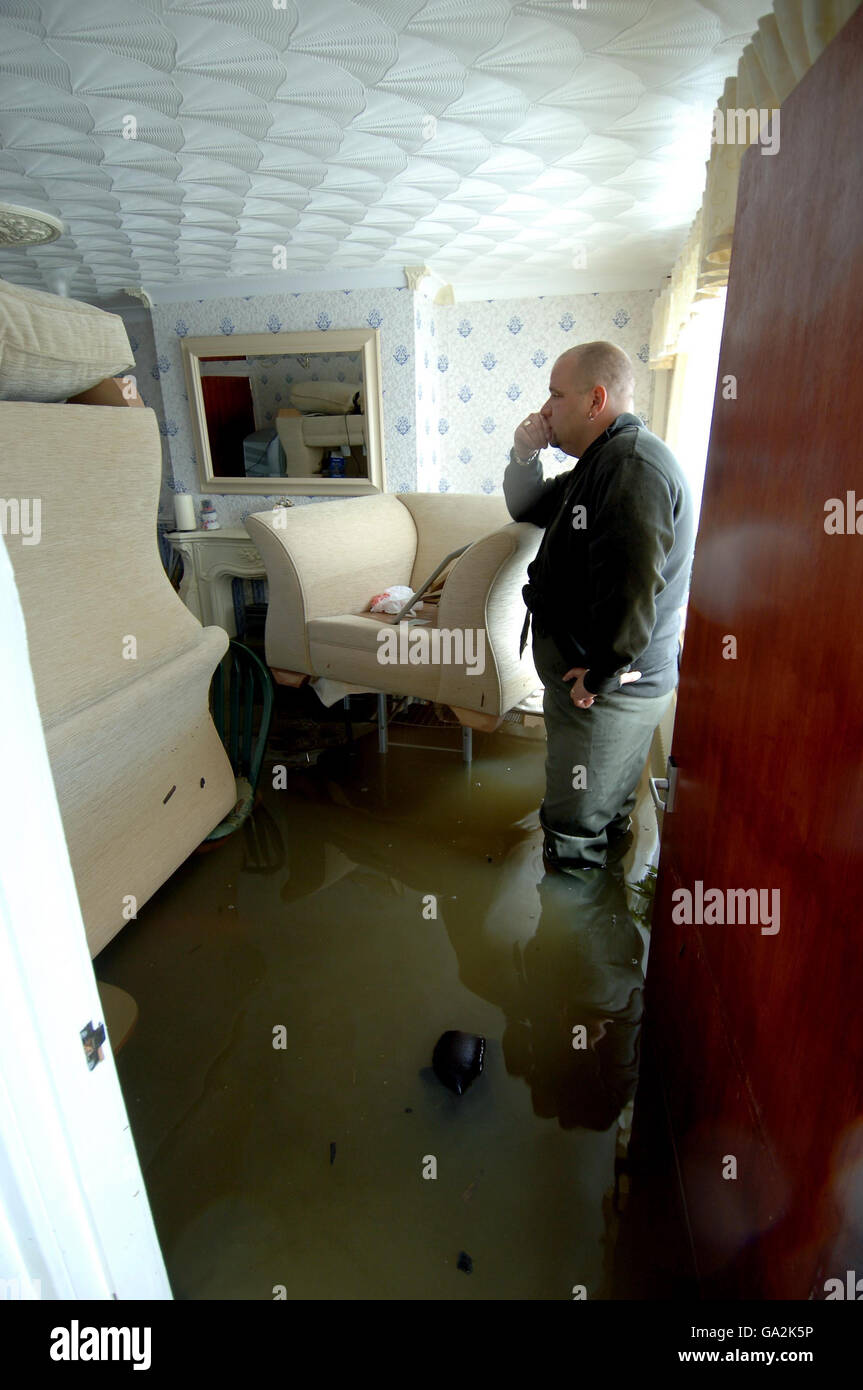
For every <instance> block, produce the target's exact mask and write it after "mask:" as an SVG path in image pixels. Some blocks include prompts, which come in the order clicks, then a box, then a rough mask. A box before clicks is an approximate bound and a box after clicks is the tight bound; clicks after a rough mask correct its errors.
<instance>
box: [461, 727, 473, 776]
mask: <svg viewBox="0 0 863 1390" xmlns="http://www.w3.org/2000/svg"><path fill="white" fill-rule="evenodd" d="M461 755H462V758H463V760H464V761H465V762H466V763H467V765H468V767H470V765H471V762H472V760H473V729H471V728H469V727H468V725H467V724H462V726H461Z"/></svg>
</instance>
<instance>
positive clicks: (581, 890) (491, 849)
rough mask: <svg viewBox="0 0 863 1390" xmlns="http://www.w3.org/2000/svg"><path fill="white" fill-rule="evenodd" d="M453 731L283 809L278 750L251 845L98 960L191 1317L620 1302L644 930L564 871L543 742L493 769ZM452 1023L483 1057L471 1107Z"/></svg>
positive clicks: (357, 766)
mask: <svg viewBox="0 0 863 1390" xmlns="http://www.w3.org/2000/svg"><path fill="white" fill-rule="evenodd" d="M434 732H435V738H434V740H433V742H434V743H436V745H437V746H429V747H423V748H417V747H404V746H402V747H400V746H398V740H399V739H400V738H401V737H403V734H404V731H400V730H399V729H398V728H394V729H393V730H392V740H393V746H392V747H391V749H390V752H389V753H388V754H386V755H384V756H382V755H380V754H379V753H378V751H377V743H376V738H375V736H374V734H366V735H365V736H363V737H359V738H358V739H357V741H356V744H355V745H354V749H353V751H352V752H347V751H344V750H338V749H336V750H334V751H331V752H328V753H327V754H326V755H324V756H323V757H322V758H321V759H320V761H319V762H318V763H317V765H316V766H313V767H307V768H302V767H289V768H288V770H287V772H286V773H285V775H284V777H283V778H282V779H281V780H282V781H284V782H286V785H285V786H284V787H283V788H280V789H278V790H276V789H274V788H273V786H272V781H273V775H272V767H273V762H274V759H273V758H272V757H269V758H268V759H267V761H266V762H265V764H264V771H263V773H262V778H261V789H262V791H263V804H262V805H261V806H259V808H258V809H257V811H256V812H255V815H254V818H253V822H252V824H251V825H247V826H246V827H245V828H244V830H243V831H241V832H238V833H237V834H236V835H234V836H233V837H232V838H229V839H228V840H226V841H222V842H221V844H220V845H219V846H218V847H217V848H215V849H214V850H213V851H212V852H209V853H203V854H197V855H194V856H192V858H191V859H190V860H188V861H187V863H186V864H185V865H184V866H183V867H182V868H181V869H180V870H179V871H178V873H176V874H175V875H174V876H173V878H172V879H171V880H169V882H168V883H167V884H165V885H164V886H163V888H162V889H161V890H160V891H159V893H158V894H157V895H156V896H155V897H154V898H153V899H151V901H150V902H149V903H148V904H147V905H146V906H145V907H144V908H143V909H142V910H141V912H140V914H139V918H138V920H137V921H136V922H133V923H130V924H129V926H128V927H127V928H126V929H124V931H123V932H122V933H121V934H120V935H119V936H118V937H117V938H116V939H115V941H114V942H112V943H111V945H110V946H109V947H108V948H107V950H106V951H104V952H103V953H102V955H101V956H100V957H99V959H98V962H97V974H98V976H99V978H100V979H104V980H108V981H110V982H112V983H114V984H117V985H119V986H121V987H123V988H124V989H127V990H128V991H129V992H130V993H131V994H133V995H134V997H135V999H136V1000H137V1003H138V1006H139V1010H140V1019H139V1022H138V1026H137V1028H136V1030H135V1032H134V1033H133V1035H132V1036H131V1038H130V1040H129V1042H128V1043H127V1044H126V1046H125V1047H124V1048H123V1050H122V1051H121V1053H120V1054H119V1057H118V1069H119V1073H120V1080H121V1084H122V1086H123V1091H124V1096H125V1099H126V1104H127V1107H128V1110H129V1115H130V1120H131V1124H132V1130H133V1133H134V1136H135V1140H136V1144H137V1147H138V1153H139V1157H140V1160H141V1165H142V1169H143V1171H144V1176H145V1179H146V1183H147V1189H148V1193H149V1198H150V1202H151V1206H152V1209H153V1215H154V1219H155V1222H156V1228H157V1232H158V1234H159V1238H160V1241H161V1244H162V1250H163V1253H164V1257H165V1262H166V1265H167V1269H168V1273H169V1277H170V1279H171V1283H172V1288H173V1291H174V1295H175V1297H177V1298H185V1299H267V1300H269V1299H273V1298H274V1297H279V1296H285V1297H287V1298H288V1299H300V1298H305V1299H419V1300H422V1299H531V1300H533V1299H543V1300H544V1299H567V1300H570V1299H572V1298H573V1296H578V1295H579V1293H580V1292H582V1291H583V1293H584V1295H586V1296H587V1297H589V1298H591V1299H593V1298H607V1297H613V1296H615V1295H614V1289H613V1278H612V1263H613V1254H614V1244H615V1233H616V1229H617V1225H618V1220H617V1216H616V1214H615V1209H614V1203H613V1201H612V1194H613V1191H614V1181H615V1177H614V1175H615V1156H616V1153H620V1152H622V1145H623V1144H624V1143H625V1139H626V1133H627V1131H626V1125H627V1123H628V1119H627V1117H628V1116H629V1115H631V1109H632V1107H631V1105H630V1104H629V1102H631V1099H632V1096H633V1094H634V1091H635V1086H636V1081H637V1071H638V1059H639V1031H640V1023H641V1009H642V985H643V976H642V967H641V962H642V957H643V946H644V940H645V939H646V938H645V934H644V933H643V931H642V930H641V929H639V927H638V926H637V925H636V923H635V922H634V920H633V918H632V916H631V915H630V913H629V911H628V910H627V900H626V895H625V892H624V885H623V877H622V875H621V874H620V873H605V872H603V871H590V872H587V873H584V874H583V875H581V876H580V877H572V878H569V877H563V876H557V875H554V876H549V875H546V874H545V873H544V872H543V868H542V863H541V836H540V834H539V831H538V828H537V825H538V823H537V818H536V811H537V808H538V805H539V802H540V799H541V796H542V788H543V781H544V777H543V758H544V751H545V746H544V743H542V742H531V741H530V740H529V739H524V738H522V739H520V738H517V737H514V736H510V735H508V734H507V733H505V732H501V733H498V734H495V735H480V734H477V735H475V738H474V762H473V764H472V766H471V767H470V768H467V767H466V766H465V765H464V764H463V763H462V761H461V759H460V756H459V754H458V753H457V752H455V751H449V750H450V749H455V748H456V745H457V743H458V739H457V737H456V736H455V735H452V734H450V735H449V748H444V747H443V746H442V744H445V743H446V742H447V732H446V731H444V734H443V737H441V735H440V732H439V731H434ZM419 737H420V741H422V740H423V738H424V737H425V740H426V741H427V742H428V741H429V738H430V731H425V730H421V731H419ZM409 738H410V739H411V740H412V741H416V739H417V733H416V732H415V731H409ZM276 780H279V779H278V778H277V779H276ZM449 1029H458V1030H462V1031H463V1032H466V1033H472V1034H477V1035H481V1036H482V1037H484V1038H485V1039H486V1048H485V1055H484V1068H483V1071H482V1074H481V1075H480V1076H479V1077H478V1078H477V1079H476V1080H475V1081H474V1082H473V1084H472V1085H471V1086H470V1088H469V1089H468V1090H467V1091H466V1092H465V1093H464V1094H463V1095H462V1096H457V1095H455V1094H454V1093H453V1092H452V1091H450V1090H448V1089H446V1088H445V1087H444V1086H443V1085H442V1084H441V1082H440V1081H439V1080H438V1079H437V1077H436V1076H435V1075H434V1073H433V1072H432V1070H431V1058H432V1052H433V1049H434V1045H435V1042H436V1041H437V1039H438V1038H439V1037H440V1035H441V1034H442V1033H443V1032H445V1031H446V1030H449ZM621 1114H622V1115H623V1126H624V1127H623V1128H621V1126H620V1124H619V1123H618V1118H619V1117H620V1116H621ZM574 1290H575V1295H574Z"/></svg>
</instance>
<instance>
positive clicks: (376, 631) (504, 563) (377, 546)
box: [246, 493, 541, 730]
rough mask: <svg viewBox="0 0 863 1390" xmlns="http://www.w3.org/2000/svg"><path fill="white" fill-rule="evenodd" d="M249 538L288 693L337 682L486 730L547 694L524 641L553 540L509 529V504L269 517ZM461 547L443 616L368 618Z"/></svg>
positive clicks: (467, 501)
mask: <svg viewBox="0 0 863 1390" xmlns="http://www.w3.org/2000/svg"><path fill="white" fill-rule="evenodd" d="M246 529H247V530H248V532H249V535H250V536H251V538H252V540H253V541H254V542H255V544H256V545H257V547H258V550H259V551H260V553H261V556H262V558H263V560H264V563H265V565H266V567H267V575H268V579H269V589H270V601H269V609H268V612H267V628H266V654H267V662H268V664H269V665H270V667H271V668H272V670H273V673H274V675H275V677H276V679H277V680H279V681H281V682H282V683H283V684H292V685H298V684H301V683H302V682H303V681H304V680H307V679H308V678H309V677H329V678H330V679H332V680H335V681H340V682H344V683H345V684H347V685H352V686H358V687H361V688H363V689H366V690H376V691H378V692H383V693H384V694H393V695H414V696H418V697H420V698H423V699H428V700H434V701H437V702H439V703H441V704H446V705H449V706H450V707H451V708H452V709H453V710H454V712H455V714H456V715H457V716H458V718H459V720H460V722H461V723H462V725H463V726H465V727H466V728H476V729H485V730H491V729H494V728H496V727H497V726H498V725H499V723H500V722H501V719H502V718H503V716H504V714H505V713H506V712H507V710H509V709H511V708H512V707H513V706H514V705H516V704H518V703H519V701H520V700H522V699H524V697H525V696H526V695H527V694H529V692H530V691H531V690H533V689H535V688H536V686H537V685H538V684H539V681H538V678H537V675H536V672H535V670H534V667H533V663H532V661H531V657H530V648H529V646H528V647H527V648H526V650H525V652H524V654H523V656H519V636H520V633H521V628H522V623H523V620H524V612H525V610H524V603H523V600H522V596H521V589H522V585H523V584H524V582H525V578H526V571H527V566H528V564H529V563H530V561H531V560H532V559H533V557H534V555H535V554H536V550H537V547H538V544H539V540H540V536H541V532H540V531H539V530H538V529H537V528H536V527H535V526H531V525H529V524H527V523H517V522H513V521H511V520H510V519H509V514H508V512H507V510H506V504H505V503H504V501H503V498H501V497H489V496H477V495H474V494H467V495H459V494H453V493H399V494H393V493H384V494H380V495H376V496H374V497H358V498H350V499H348V500H345V501H337V502H323V503H319V504H316V505H313V506H304V507H297V508H296V509H292V510H287V509H285V508H277V509H276V510H274V511H271V512H259V513H257V514H254V515H252V516H249V517H247V518H246ZM462 546H467V547H468V548H467V549H466V550H465V551H464V553H463V554H462V555H461V556H460V557H459V558H458V559H456V560H455V561H454V563H453V565H452V567H451V569H450V571H449V573H448V576H447V578H446V581H445V583H444V587H443V592H442V594H441V597H440V603H439V605H438V606H437V607H436V608H435V607H430V606H429V605H424V606H423V607H422V608H421V609H420V610H419V611H418V613H417V614H416V618H415V619H410V620H409V619H402V620H401V622H399V621H397V620H396V619H394V618H392V617H389V618H388V617H386V616H385V615H383V614H374V613H370V612H369V611H368V610H369V605H370V602H371V599H372V598H373V597H374V595H376V594H378V593H380V592H381V590H383V589H385V588H388V587H390V586H391V585H395V584H402V585H406V586H408V587H409V588H411V589H412V590H414V591H415V590H416V589H417V588H419V586H420V585H422V584H423V582H424V581H425V580H426V579H427V578H428V577H429V575H430V574H431V573H432V571H433V570H434V569H435V567H436V566H437V565H438V564H439V563H440V562H441V560H443V559H444V557H445V556H446V555H447V554H449V553H450V552H451V551H453V550H456V549H458V548H460V547H462ZM417 619H418V620H420V621H417ZM422 620H425V622H423V621H422Z"/></svg>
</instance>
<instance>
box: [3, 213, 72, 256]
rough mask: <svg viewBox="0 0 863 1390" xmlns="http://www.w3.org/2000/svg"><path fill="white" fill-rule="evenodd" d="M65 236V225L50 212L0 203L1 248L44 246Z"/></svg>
mask: <svg viewBox="0 0 863 1390" xmlns="http://www.w3.org/2000/svg"><path fill="white" fill-rule="evenodd" d="M62 235H63V223H62V222H60V221H59V220H58V219H57V218H56V217H52V216H51V214H50V213H48V212H39V211H37V209H36V208H21V207H17V206H16V204H15V203H0V246H44V245H45V244H46V242H49V241H56V240H57V238H58V237H59V236H62Z"/></svg>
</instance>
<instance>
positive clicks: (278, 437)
mask: <svg viewBox="0 0 863 1390" xmlns="http://www.w3.org/2000/svg"><path fill="white" fill-rule="evenodd" d="M290 399H291V405H290V407H287V408H283V409H281V410H279V411H277V413H276V427H275V431H271V432H270V434H269V438H268V439H267V441H266V450H267V455H266V459H265V461H263V462H262V465H261V466H260V467H258V468H256V469H255V470H254V473H252V472H250V469H249V467H248V464H247V466H246V476H247V477H251V476H255V477H261V476H266V475H267V474H270V473H272V472H274V468H273V467H272V466H271V465H272V464H273V463H275V462H276V461H278V463H279V467H280V471H281V473H282V476H284V477H288V478H308V477H312V476H314V475H315V474H319V473H320V470H321V466H322V464H323V463H324V460H325V458H326V455H327V453H328V452H329V451H330V450H332V451H335V452H337V453H341V454H343V455H344V459H345V477H348V478H350V477H366V476H368V468H367V467H366V465H365V461H364V459H363V456H364V454H365V451H366V417H365V414H364V413H363V388H362V386H361V385H360V384H359V383H358V382H339V381H314V382H312V381H309V382H302V383H298V384H297V385H295V386H294V387H293V388H292V390H291V396H290ZM258 433H263V432H261V431H259V432H258ZM252 438H253V439H256V438H257V436H252ZM261 444H263V441H261ZM261 444H258V445H257V446H253V447H258V448H260V447H261ZM276 451H278V454H277V453H276ZM352 451H353V458H351V454H352ZM279 455H280V457H279ZM361 459H362V460H363V461H362V463H361V462H360V460H361ZM282 461H283V464H282Z"/></svg>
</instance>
